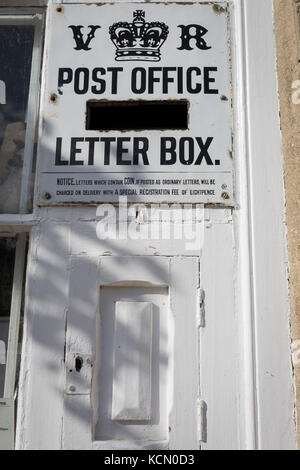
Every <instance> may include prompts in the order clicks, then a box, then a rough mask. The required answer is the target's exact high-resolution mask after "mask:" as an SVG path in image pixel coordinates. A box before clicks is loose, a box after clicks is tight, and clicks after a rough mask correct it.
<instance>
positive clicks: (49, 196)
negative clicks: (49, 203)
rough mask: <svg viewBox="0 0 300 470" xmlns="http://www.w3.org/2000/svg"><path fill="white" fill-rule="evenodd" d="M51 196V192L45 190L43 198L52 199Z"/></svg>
mask: <svg viewBox="0 0 300 470" xmlns="http://www.w3.org/2000/svg"><path fill="white" fill-rule="evenodd" d="M51 197H52V196H51V194H50V193H47V192H45V193H43V194H42V198H43V199H46V200H49V199H51Z"/></svg>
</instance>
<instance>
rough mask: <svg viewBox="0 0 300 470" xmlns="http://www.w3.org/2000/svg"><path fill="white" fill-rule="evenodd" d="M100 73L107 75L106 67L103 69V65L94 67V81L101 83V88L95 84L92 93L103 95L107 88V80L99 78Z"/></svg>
mask: <svg viewBox="0 0 300 470" xmlns="http://www.w3.org/2000/svg"><path fill="white" fill-rule="evenodd" d="M99 74H100V75H105V69H103V68H102V67H99V68H96V69H94V70H93V72H92V79H93V81H94V82H95V83H99V85H100V86H99V88H98V87H97V86H95V85H93V86H92V93H94V94H95V95H101V94H102V93H104V92H105V90H106V83H105V80H103V78H99V77H98V75H99Z"/></svg>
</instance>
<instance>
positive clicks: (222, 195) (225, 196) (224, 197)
mask: <svg viewBox="0 0 300 470" xmlns="http://www.w3.org/2000/svg"><path fill="white" fill-rule="evenodd" d="M221 198H222V199H225V200H228V199H230V196H229V194H228V193H227V192H224V193H222V194H221Z"/></svg>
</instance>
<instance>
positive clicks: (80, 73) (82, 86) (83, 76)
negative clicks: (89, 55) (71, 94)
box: [74, 67, 90, 95]
mask: <svg viewBox="0 0 300 470" xmlns="http://www.w3.org/2000/svg"><path fill="white" fill-rule="evenodd" d="M89 75H90V73H89V69H87V68H85V67H82V68H78V69H76V70H75V77H74V91H75V93H76V94H77V95H85V94H86V93H87V92H88V89H89ZM81 82H82V83H81Z"/></svg>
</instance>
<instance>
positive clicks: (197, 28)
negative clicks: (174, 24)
mask: <svg viewBox="0 0 300 470" xmlns="http://www.w3.org/2000/svg"><path fill="white" fill-rule="evenodd" d="M178 28H181V36H180V39H181V46H180V47H177V49H179V50H180V51H183V50H185V51H191V50H192V49H194V48H193V47H191V45H190V42H191V40H192V39H194V40H195V45H196V47H198V49H201V50H207V49H211V47H209V46H208V45H207V44H206V42H205V40H204V39H203V36H205V34H206V33H207V29H205V28H204V27H203V26H201V25H199V24H189V25H186V26H185V25H183V24H180V25H178ZM192 30H193V31H194V33H192V32H191V31H192Z"/></svg>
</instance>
